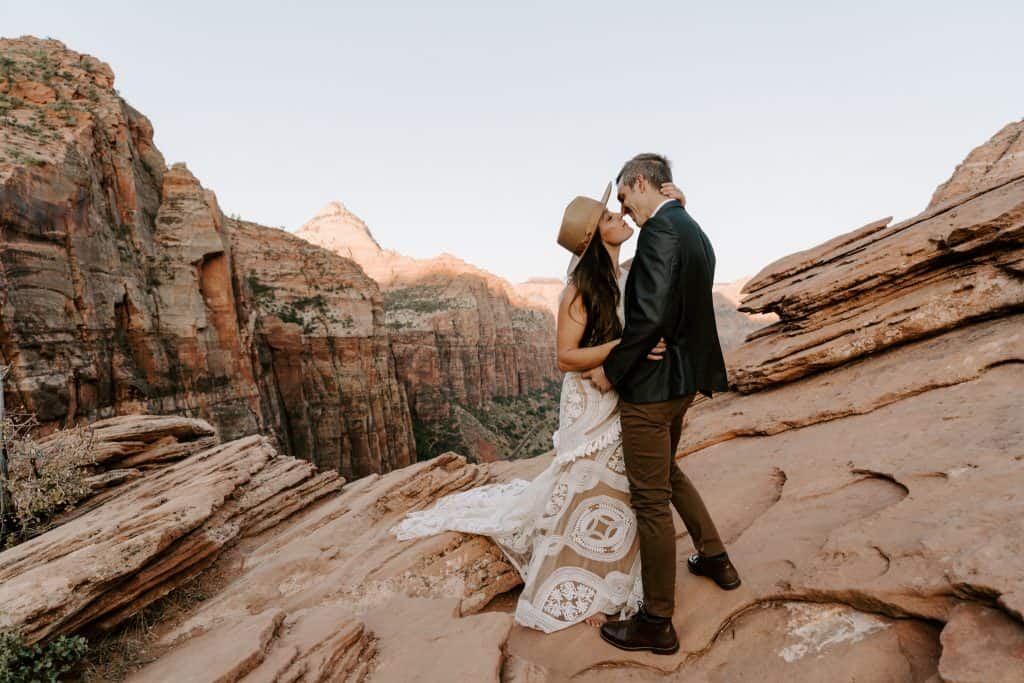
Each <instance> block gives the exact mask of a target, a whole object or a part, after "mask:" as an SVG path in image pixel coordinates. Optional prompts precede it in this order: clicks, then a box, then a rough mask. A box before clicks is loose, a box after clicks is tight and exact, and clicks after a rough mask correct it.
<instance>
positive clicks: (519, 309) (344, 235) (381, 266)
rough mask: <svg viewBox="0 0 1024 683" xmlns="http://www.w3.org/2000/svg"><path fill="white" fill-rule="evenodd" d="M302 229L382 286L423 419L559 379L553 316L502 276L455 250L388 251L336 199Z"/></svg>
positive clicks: (448, 415) (409, 389) (400, 365)
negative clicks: (418, 254)
mask: <svg viewBox="0 0 1024 683" xmlns="http://www.w3.org/2000/svg"><path fill="white" fill-rule="evenodd" d="M296 234H297V235H299V236H300V237H302V238H303V239H305V240H308V241H309V242H310V243H312V244H316V245H319V246H321V247H324V248H325V249H328V250H331V251H333V252H335V253H337V254H339V255H341V256H344V257H346V258H351V259H353V260H355V261H356V262H357V263H359V265H360V266H362V268H363V269H364V270H365V271H366V273H367V274H368V275H369V276H370V277H371V278H373V279H374V280H376V281H377V283H378V284H379V285H380V286H381V288H382V289H383V290H384V309H385V315H386V324H387V328H388V333H389V335H390V338H391V346H392V349H393V352H394V356H395V362H396V364H397V371H398V376H399V378H400V379H401V381H402V384H403V385H404V387H405V391H406V393H407V394H408V396H409V404H410V407H411V410H412V414H413V416H414V418H415V419H416V420H417V421H418V422H420V423H427V424H439V423H446V422H451V421H453V420H455V419H456V417H455V416H456V413H458V411H459V410H460V409H463V408H471V409H479V408H483V407H485V406H486V405H487V404H488V402H489V401H491V400H492V399H494V398H498V397H508V396H517V395H523V394H528V393H531V392H538V391H540V390H542V389H545V388H546V387H548V386H549V385H550V383H551V382H553V381H556V380H558V378H559V377H560V375H559V373H558V368H557V363H556V359H555V327H554V317H553V316H552V315H551V314H550V313H549V312H548V311H547V310H546V309H545V308H544V307H543V306H538V305H536V304H533V303H532V302H530V301H528V300H526V299H525V298H523V297H522V296H521V295H519V294H518V293H517V292H516V291H515V288H514V287H513V286H512V285H510V284H509V283H508V282H506V281H505V280H503V279H501V278H498V277H496V276H494V275H492V274H491V273H488V272H486V271H483V270H481V269H479V268H476V267H474V266H472V265H470V264H468V263H466V262H464V261H462V260H460V259H458V258H456V257H454V256H451V255H448V254H445V255H442V256H439V257H437V258H434V259H427V260H418V259H413V258H409V257H407V256H403V255H401V254H397V253H395V252H393V251H388V250H385V249H383V248H381V246H380V245H379V244H378V243H377V241H376V240H375V239H374V238H373V236H372V234H371V233H370V230H369V228H368V227H367V226H366V224H365V223H364V222H363V221H362V220H360V219H359V218H358V217H357V216H355V215H354V214H352V213H351V212H350V211H348V210H347V209H346V208H345V207H344V206H343V205H342V204H341V203H339V202H331V203H330V204H328V205H327V206H325V207H324V208H323V209H322V210H321V211H320V212H319V213H318V214H317V215H316V216H315V217H314V218H313V219H312V220H310V221H309V222H308V223H306V224H305V225H304V226H303V227H302V228H301V229H300V230H298V232H297V233H296ZM470 440H471V441H472V440H473V439H470ZM484 440H485V441H486V440H487V439H484ZM492 441H493V439H492ZM482 447H483V448H484V449H485V450H486V445H483V446H482Z"/></svg>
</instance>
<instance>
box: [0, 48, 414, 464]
mask: <svg viewBox="0 0 1024 683" xmlns="http://www.w3.org/2000/svg"><path fill="white" fill-rule="evenodd" d="M0 54H2V56H3V59H4V62H3V64H4V67H3V71H2V72H0V96H2V100H0V106H2V107H3V114H4V116H3V119H2V123H0V128H2V130H3V135H4V146H3V148H2V149H0V230H2V231H0V244H2V251H0V266H2V268H0V363H3V364H6V365H10V366H11V375H10V377H9V378H8V380H7V383H6V386H5V391H6V398H7V402H8V405H9V406H10V407H12V408H14V409H24V410H28V411H31V412H34V413H35V414H36V416H37V417H38V419H39V420H40V421H41V422H42V423H43V430H44V431H45V430H47V429H52V428H54V427H56V426H58V425H60V424H72V423H76V422H80V421H83V420H84V421H88V420H94V419H96V418H101V417H105V416H110V415H114V414H122V413H132V412H140V411H147V412H156V413H176V414H183V415H191V416H198V417H202V418H205V419H207V420H209V421H210V422H211V423H212V424H213V425H214V426H215V427H216V428H217V430H218V432H219V433H220V435H221V436H222V437H223V438H234V437H237V436H241V435H245V434H252V433H255V432H257V431H261V430H262V431H264V432H267V433H272V434H274V435H275V436H276V437H278V438H279V439H280V443H281V445H282V447H283V448H284V449H285V450H286V451H288V452H290V453H293V454H295V455H298V456H301V457H304V458H308V459H311V460H314V461H316V462H317V463H318V464H321V465H324V466H330V467H333V468H336V469H338V470H339V471H340V472H341V473H342V474H344V475H345V476H349V477H351V476H361V475H365V474H369V473H373V472H381V471H387V470H389V469H391V468H393V467H401V466H404V465H407V464H409V463H410V462H412V461H413V460H414V459H415V445H414V444H413V441H412V427H411V420H410V418H409V408H408V401H407V400H406V397H405V395H404V390H403V388H402V386H401V385H400V384H399V383H398V381H397V377H396V374H395V361H394V358H393V356H392V353H391V350H390V339H389V336H388V332H387V329H386V327H385V325H384V313H383V308H382V300H381V296H380V292H379V288H378V287H377V285H376V283H375V282H373V281H372V280H371V279H369V278H367V277H366V276H365V275H364V274H363V273H362V271H361V270H360V269H359V268H358V266H356V265H355V264H354V263H352V262H351V261H349V260H347V259H343V258H339V257H337V256H335V255H334V254H330V253H328V252H326V251H324V250H314V249H311V248H310V247H309V245H308V243H306V242H304V241H302V240H299V239H296V238H294V237H291V236H286V235H285V234H284V233H282V232H281V231H279V230H273V229H270V228H264V227H262V226H258V225H256V224H252V223H245V224H242V223H240V222H236V221H232V220H230V219H226V218H225V217H224V215H223V214H222V212H221V210H220V208H219V206H218V205H217V200H216V197H215V196H214V194H213V193H212V192H210V191H209V190H206V189H204V188H203V187H202V186H201V185H200V183H199V181H198V180H197V179H196V178H195V177H194V176H193V175H192V174H191V173H190V172H189V170H188V169H187V168H186V167H185V166H184V165H183V164H175V165H174V166H172V167H171V168H167V167H166V165H165V163H164V160H163V157H162V156H161V155H160V153H159V151H158V150H157V149H156V148H155V147H154V146H153V130H152V126H151V125H150V123H149V121H148V120H147V119H146V118H145V117H144V116H142V115H141V114H139V113H138V112H137V111H135V110H134V109H132V108H131V106H129V105H128V104H127V103H126V102H125V101H124V100H123V99H121V97H120V96H119V95H118V94H117V92H116V91H115V90H114V87H113V84H114V76H113V73H112V72H111V70H110V68H109V67H108V66H107V65H105V64H103V63H102V62H100V61H98V60H96V59H95V58H93V57H90V56H88V55H82V54H78V53H76V52H73V51H71V50H68V49H66V48H65V47H64V46H63V45H62V44H61V43H59V42H57V41H52V40H38V39H35V38H22V39H17V40H2V41H0ZM312 252H316V253H312ZM271 259H272V260H273V263H270V262H269V261H270V260H271ZM313 272H316V273H317V274H318V277H315V278H314V277H310V276H308V275H309V274H311V273H313ZM322 309H330V310H329V313H328V314H321V310H322Z"/></svg>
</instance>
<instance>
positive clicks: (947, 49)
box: [0, 0, 1024, 281]
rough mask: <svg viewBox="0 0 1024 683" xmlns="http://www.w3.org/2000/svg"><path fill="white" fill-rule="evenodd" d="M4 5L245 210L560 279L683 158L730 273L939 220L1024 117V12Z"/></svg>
mask: <svg viewBox="0 0 1024 683" xmlns="http://www.w3.org/2000/svg"><path fill="white" fill-rule="evenodd" d="M428 5H429V3H390V2H373V3H359V4H354V3H346V2H332V3H312V2H306V3H303V2H295V3H290V4H285V3H277V2H275V3H267V2H254V1H250V2H244V3H242V2H213V1H210V0H208V1H207V2H192V1H190V0H175V1H174V2H168V3H159V4H157V3H147V2H138V1H137V0H136V1H134V2H104V1H102V0H91V1H90V2H81V1H79V2H68V1H60V2H57V1H46V2H27V1H25V0H18V1H16V2H15V1H12V0H0V35H3V36H18V35H23V34H34V35H38V36H52V37H54V38H57V39H59V40H62V41H64V42H65V43H66V44H67V45H68V46H69V47H70V48H72V49H75V50H78V51H81V52H87V53H90V54H92V55H95V56H97V57H99V58H100V59H103V60H104V61H106V62H108V63H109V64H110V65H111V66H112V67H113V68H114V71H115V73H116V74H117V83H116V85H117V87H118V89H119V90H120V92H121V94H122V95H123V96H124V97H125V98H126V99H127V100H128V101H129V102H131V103H132V104H133V105H134V106H135V107H137V108H138V109H140V110H141V111H142V112H143V113H145V114H146V115H148V116H149V117H150V118H151V119H152V121H153V124H154V126H155V128H156V142H157V145H158V146H159V148H160V149H161V151H162V152H163V153H164V155H165V156H166V158H167V160H168V162H169V163H170V162H174V161H185V162H187V163H188V165H189V168H191V169H192V171H193V172H194V173H195V174H196V175H197V176H198V177H199V179H200V180H201V181H202V182H203V184H204V185H206V186H207V187H209V188H211V189H213V190H214V191H216V193H217V196H218V197H219V199H220V202H221V205H222V207H223V209H224V210H225V212H228V213H239V214H241V215H242V216H244V217H246V218H248V219H251V220H255V221H258V222H261V223H264V224H267V225H284V226H286V227H288V228H289V229H292V230H294V229H295V228H297V227H298V226H300V225H301V224H302V223H303V222H305V221H306V220H307V219H308V218H309V217H311V216H312V215H313V214H314V213H315V212H316V211H317V210H318V209H319V208H320V207H321V206H322V205H323V204H325V203H326V202H328V201H330V200H332V199H338V200H341V201H342V202H343V203H345V204H346V205H347V206H348V207H349V208H351V209H352V210H353V211H354V212H356V213H357V214H359V215H360V216H362V217H363V218H364V219H365V220H366V221H367V223H369V225H370V227H371V229H372V230H373V232H374V234H375V236H376V237H377V239H378V240H379V241H380V242H381V243H382V244H383V245H384V246H387V247H391V248H394V249H397V250H399V251H401V252H404V253H406V254H409V255H413V256H432V255H435V254H437V253H440V252H442V251H448V252H452V253H455V254H457V255H459V256H461V257H463V258H465V259H466V260H468V261H471V262H473V263H476V264H478V265H480V266H483V267H484V268H487V269H489V270H492V271H494V272H496V273H498V274H501V275H503V276H506V277H509V278H510V279H513V280H521V279H525V278H526V277H528V276H531V275H539V276H557V275H560V274H561V273H562V271H563V270H564V267H565V265H566V262H567V260H568V259H567V255H566V254H565V253H564V252H562V251H561V250H560V249H559V248H558V247H557V246H556V245H555V234H556V231H557V227H558V223H559V220H560V218H561V214H562V210H563V208H564V206H565V204H566V203H567V202H568V200H569V199H571V198H572V197H573V196H574V195H576V194H591V195H596V194H598V193H599V192H600V191H601V189H603V187H604V184H605V182H606V181H607V180H609V179H611V178H612V177H613V176H614V175H615V173H616V172H617V170H618V168H619V166H620V165H621V163H622V162H623V161H624V160H625V159H626V158H628V157H629V156H631V155H633V154H634V153H637V152H642V151H657V152H662V153H664V154H667V155H668V156H669V157H670V158H671V159H672V161H673V162H674V166H675V173H676V179H677V181H678V182H679V184H680V185H682V186H683V188H684V190H685V191H686V192H687V195H688V197H689V200H690V204H689V207H690V210H691V213H692V214H693V215H694V217H695V218H696V219H697V220H698V221H699V222H700V223H701V224H702V225H703V227H704V229H705V231H706V232H707V233H708V234H709V235H710V236H711V239H712V241H713V243H714V245H715V248H716V251H717V253H718V272H717V277H716V279H718V280H720V281H725V280H731V279H734V278H737V277H740V276H743V275H752V274H753V273H755V272H756V271H757V270H759V269H760V268H761V267H763V266H764V265H766V264H767V263H769V262H770V261H772V260H774V259H776V258H778V257H780V256H783V255H785V254H788V253H791V252H793V251H797V250H800V249H805V248H807V247H810V246H813V245H815V244H818V243H820V242H821V241H823V240H825V239H827V238H829V237H831V236H833V235H835V234H838V233H840V232H845V231H847V230H850V229H852V228H855V227H858V226H860V225H861V224H863V223H866V222H868V221H871V220H873V219H876V218H879V217H881V216H885V215H890V214H894V215H896V216H897V218H900V217H906V216H909V215H913V214H914V213H917V212H918V211H919V210H920V209H922V208H923V207H924V205H925V204H926V203H927V201H928V198H929V197H930V195H931V192H932V191H933V189H934V188H935V186H936V185H937V184H938V183H940V182H941V181H943V180H945V179H946V177H947V176H948V175H949V173H950V172H951V171H952V169H953V167H954V166H955V164H956V163H957V162H959V161H960V160H961V159H962V158H963V156H964V155H965V154H966V153H967V152H968V150H970V149H971V148H972V147H974V146H975V145H977V144H979V143H981V142H983V141H984V140H986V139H987V138H988V137H989V136H990V135H991V134H992V133H994V132H995V131H996V130H997V129H998V128H1000V127H1001V126H1002V125H1003V124H1005V123H1007V122H1009V121H1011V120H1015V119H1019V118H1021V116H1022V115H1024V89H1022V85H1021V84H1022V83H1024V38H1022V36H1021V27H1022V26H1024V3H1021V2H984V1H975V2H935V1H932V2H871V1H862V2H845V3H830V2H790V3H785V2H777V3H765V2H744V3H686V2H678V1H676V2H654V1H651V2H638V3H626V2H618V3H607V2H573V3H569V2H565V3H556V2H520V3H517V4H516V5H514V6H505V7H497V6H487V3H480V2H477V3H444V4H443V5H434V6H428Z"/></svg>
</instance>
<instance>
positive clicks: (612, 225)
mask: <svg viewBox="0 0 1024 683" xmlns="http://www.w3.org/2000/svg"><path fill="white" fill-rule="evenodd" d="M597 229H598V230H599V231H600V233H601V241H602V242H604V243H605V244H607V245H608V246H610V247H617V246H619V245H620V244H622V243H623V242H625V241H626V240H628V239H629V238H630V237H632V236H633V228H631V227H629V225H627V224H626V221H625V219H623V217H622V214H621V213H612V212H611V211H608V210H605V212H604V213H603V214H602V215H601V220H600V222H599V223H598V226H597Z"/></svg>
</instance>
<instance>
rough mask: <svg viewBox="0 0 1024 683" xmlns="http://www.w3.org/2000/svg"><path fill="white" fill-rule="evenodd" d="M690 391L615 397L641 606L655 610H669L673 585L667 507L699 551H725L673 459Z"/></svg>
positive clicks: (659, 613) (664, 614)
mask: <svg viewBox="0 0 1024 683" xmlns="http://www.w3.org/2000/svg"><path fill="white" fill-rule="evenodd" d="M692 401H693V396H692V395H690V396H683V397H680V398H676V399H672V400H669V401H663V402H659V403H627V402H626V401H620V403H619V408H620V415H621V419H622V455H623V460H624V462H625V465H626V477H627V478H628V479H629V493H630V502H631V504H632V506H633V510H634V511H635V512H636V523H637V535H638V536H639V539H640V562H641V563H642V566H641V576H642V578H643V583H644V606H645V608H646V610H647V611H648V612H649V613H651V614H653V615H656V616H661V617H668V616H672V611H673V609H674V607H675V590H676V531H675V526H674V525H673V523H672V510H671V509H670V508H669V505H670V504H671V505H672V507H674V508H675V509H676V511H677V512H678V513H679V516H680V517H682V519H683V524H685V525H686V530H687V531H689V532H690V538H691V539H692V540H693V545H694V547H695V548H697V551H698V552H699V553H701V554H702V555H717V554H718V553H723V552H725V546H724V545H722V539H721V538H719V536H718V530H717V529H716V528H715V523H714V522H713V521H712V520H711V515H710V514H708V510H707V508H706V507H705V506H704V501H703V500H701V497H700V494H699V493H697V489H696V488H694V486H693V484H692V483H691V482H690V479H689V477H687V476H686V475H685V474H683V471H682V470H680V469H679V466H678V465H677V464H676V460H675V453H676V448H677V447H678V445H679V437H680V435H681V434H682V429H683V415H685V414H686V409H687V408H689V406H690V403H691V402H692Z"/></svg>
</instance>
